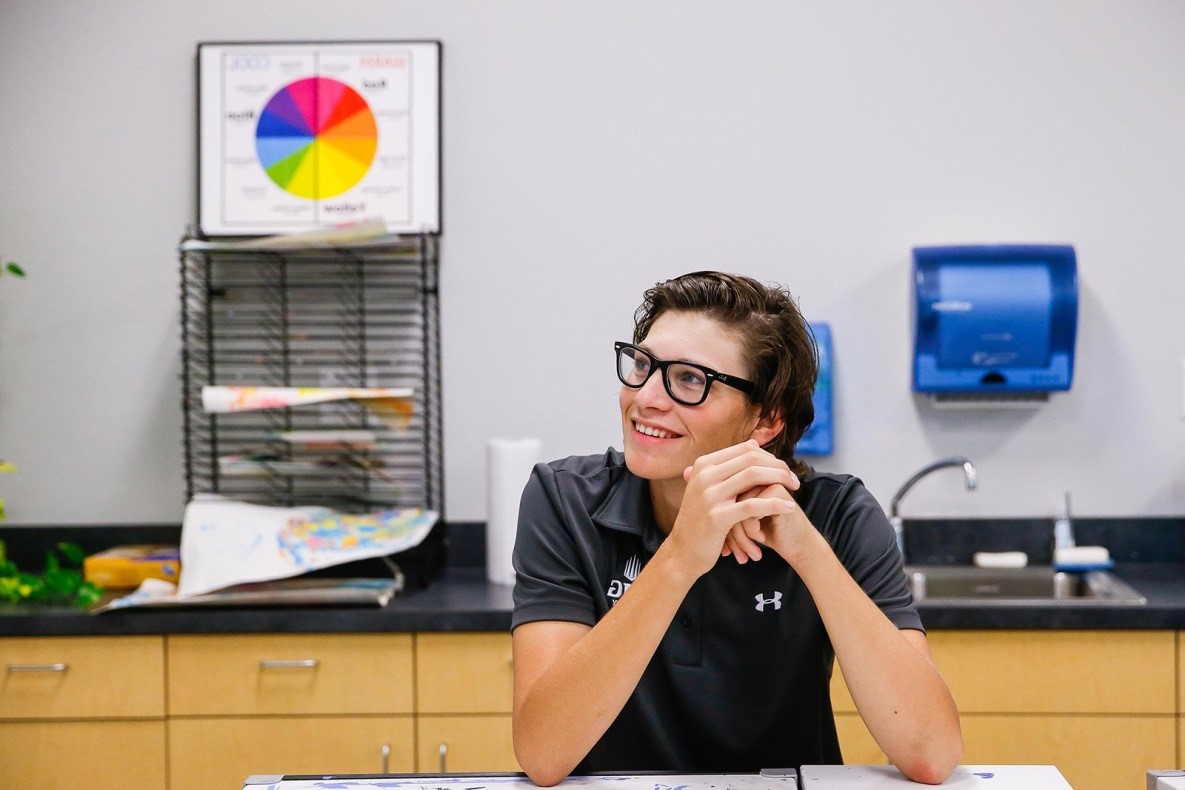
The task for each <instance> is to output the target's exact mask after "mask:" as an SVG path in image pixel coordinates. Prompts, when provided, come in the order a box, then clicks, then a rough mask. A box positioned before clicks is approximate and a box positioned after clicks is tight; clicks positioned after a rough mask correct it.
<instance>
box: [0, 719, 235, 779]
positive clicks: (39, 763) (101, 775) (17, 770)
mask: <svg viewBox="0 0 1185 790" xmlns="http://www.w3.org/2000/svg"><path fill="white" fill-rule="evenodd" d="M231 786H232V787H237V786H241V785H231ZM0 787H5V788H13V790H16V788H36V789H37V790H76V788H79V787H95V788H98V787H101V788H104V790H160V789H161V788H163V787H165V723H164V721H49V722H47V721H36V722H12V723H5V724H0Z"/></svg>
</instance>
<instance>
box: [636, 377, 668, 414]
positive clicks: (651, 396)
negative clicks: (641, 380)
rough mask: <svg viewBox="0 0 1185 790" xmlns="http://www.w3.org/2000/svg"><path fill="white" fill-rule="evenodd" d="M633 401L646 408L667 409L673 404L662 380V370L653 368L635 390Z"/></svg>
mask: <svg viewBox="0 0 1185 790" xmlns="http://www.w3.org/2000/svg"><path fill="white" fill-rule="evenodd" d="M634 402H635V403H637V404H638V405H639V406H641V407H643V408H648V409H669V408H671V406H672V405H673V404H674V401H673V400H671V396H670V393H668V392H667V389H666V387H665V386H663V381H662V371H661V370H655V371H654V373H652V374H651V375H650V378H648V379H646V383H645V384H643V385H642V386H641V388H640V389H638V390H637V394H636V395H635V396H634Z"/></svg>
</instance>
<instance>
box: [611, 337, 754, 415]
mask: <svg viewBox="0 0 1185 790" xmlns="http://www.w3.org/2000/svg"><path fill="white" fill-rule="evenodd" d="M613 348H614V349H615V350H616V351H617V378H619V379H621V383H622V384H624V385H625V386H627V387H630V388H632V389H641V388H642V386H643V385H644V384H645V383H646V382H647V381H649V380H650V377H651V376H653V375H654V371H656V370H661V371H662V385H663V386H664V387H665V388H666V390H667V394H668V395H670V396H671V400H673V401H675V402H676V403H682V404H683V405H684V406H698V405H700V404H701V403H703V402H704V401H705V400H707V399H708V390H709V389H711V388H712V382H713V381H719V382H720V383H721V384H727V385H728V386H730V387H732V388H733V389H738V390H740V391H741V392H743V393H745V394H746V395H752V394H753V392H754V391H755V390H756V389H757V385H756V384H754V383H753V382H751V381H748V380H746V379H742V378H739V377H737V376H729V375H727V374H724V373H719V372H717V371H715V370H712V369H711V368H705V367H704V366H703V365H696V364H694V363H692V362H678V361H673V360H664V359H659V358H658V357H656V356H654V355H653V354H651V353H650V352H648V351H646V350H644V349H641V348H638V347H637V346H635V345H633V344H632V343H621V342H618V343H614V344H613Z"/></svg>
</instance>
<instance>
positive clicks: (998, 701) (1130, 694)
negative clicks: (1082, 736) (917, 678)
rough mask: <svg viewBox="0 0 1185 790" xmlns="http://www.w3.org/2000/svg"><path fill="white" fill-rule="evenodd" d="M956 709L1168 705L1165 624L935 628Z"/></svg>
mask: <svg viewBox="0 0 1185 790" xmlns="http://www.w3.org/2000/svg"><path fill="white" fill-rule="evenodd" d="M929 643H930V650H931V652H932V653H933V654H934V662H935V663H936V664H937V665H938V668H939V670H940V671H941V672H942V675H943V677H944V678H946V682H947V683H948V684H949V685H950V690H951V693H952V694H953V695H954V697H955V702H956V703H957V704H958V707H959V711H960V712H961V713H1164V714H1171V713H1175V704H1174V700H1175V699H1176V696H1177V690H1176V682H1175V679H1174V672H1173V666H1174V664H1175V663H1176V656H1175V645H1174V641H1173V633H1172V632H1171V631H1040V632H1034V631H936V632H931V634H930V636H929Z"/></svg>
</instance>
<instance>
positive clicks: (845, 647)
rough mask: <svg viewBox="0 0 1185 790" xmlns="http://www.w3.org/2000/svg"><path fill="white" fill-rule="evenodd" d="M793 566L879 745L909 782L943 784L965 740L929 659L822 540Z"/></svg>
mask: <svg viewBox="0 0 1185 790" xmlns="http://www.w3.org/2000/svg"><path fill="white" fill-rule="evenodd" d="M815 534H816V535H818V533H815ZM793 565H794V568H795V570H796V571H797V572H798V574H799V576H801V578H802V580H803V582H804V583H805V584H806V585H807V587H808V589H809V590H810V592H811V595H812V597H813V598H814V600H815V604H816V606H817V607H818V609H819V613H820V615H821V616H822V618H823V624H824V626H825V627H826V628H827V633H828V635H829V636H830V638H831V643H832V646H833V647H834V648H835V655H836V658H837V659H838V661H839V664H840V667H841V668H842V670H843V674H844V680H846V681H847V684H848V690H849V691H850V692H851V694H852V699H853V700H854V701H855V703H856V708H857V710H859V712H860V715H861V717H862V718H863V719H864V723H865V724H866V725H867V726H868V729H869V732H870V733H871V734H872V736H873V738H875V739H876V742H877V744H878V745H880V747H881V748H882V749H884V751H885V754H886V755H887V756H888V758H889V760H890V761H891V762H892V763H893V764H894V765H895V766H897V768H898V769H899V770H900V771H901V772H902V773H903V774H905V775H906V776H907V777H909V778H910V779H913V780H915V781H920V782H927V783H932V784H933V783H938V782H941V781H943V780H944V779H946V777H947V776H949V775H950V772H951V771H953V770H954V768H955V766H956V765H957V764H958V762H959V760H960V759H962V748H963V741H962V736H961V734H960V730H959V714H958V711H957V709H956V708H955V703H954V699H953V698H952V697H951V694H950V691H949V689H948V688H947V686H946V683H945V681H943V679H942V677H941V675H940V674H939V673H938V670H937V669H936V668H935V667H934V664H933V663H932V662H931V661H930V659H929V657H928V656H926V655H925V654H924V653H923V652H922V651H921V650H919V649H918V647H915V646H914V645H913V644H911V642H910V640H909V638H908V637H907V636H906V635H905V633H903V632H902V631H901V630H900V629H898V628H897V627H896V626H895V625H893V623H892V622H890V621H889V619H888V618H887V617H885V615H884V613H883V612H881V611H880V609H879V608H878V607H877V606H876V604H875V603H873V602H872V600H871V599H870V598H869V597H868V596H867V595H866V594H865V593H864V591H863V590H862V589H861V588H860V586H859V585H858V584H856V582H855V580H853V579H852V577H851V575H850V574H848V572H847V570H846V569H845V568H844V567H843V565H842V564H841V563H840V562H839V559H838V558H837V557H836V556H835V554H834V552H832V551H831V548H830V546H828V545H827V542H826V541H825V540H824V539H823V537H822V536H821V535H819V536H818V541H817V542H814V545H812V546H810V547H809V548H807V550H805V551H803V552H802V553H801V554H800V555H799V556H798V557H797V558H795V560H794V563H793Z"/></svg>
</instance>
